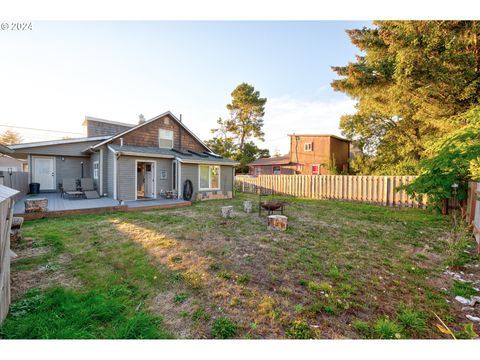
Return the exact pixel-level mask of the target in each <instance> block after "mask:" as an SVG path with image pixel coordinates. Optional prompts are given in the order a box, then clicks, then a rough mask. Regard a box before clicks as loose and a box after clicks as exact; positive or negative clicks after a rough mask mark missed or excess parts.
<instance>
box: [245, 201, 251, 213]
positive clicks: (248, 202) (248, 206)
mask: <svg viewBox="0 0 480 360" xmlns="http://www.w3.org/2000/svg"><path fill="white" fill-rule="evenodd" d="M243 211H245V212H246V213H247V214H250V213H251V212H252V202H251V201H244V202H243Z"/></svg>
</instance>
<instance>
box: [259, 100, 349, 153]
mask: <svg viewBox="0 0 480 360" xmlns="http://www.w3.org/2000/svg"><path fill="white" fill-rule="evenodd" d="M354 111H355V101H353V100H349V99H346V100H313V101H309V100H303V99H295V98H292V97H290V96H282V97H277V98H269V99H268V101H267V105H266V108H265V118H264V119H265V125H264V128H263V130H264V132H265V142H264V143H259V145H260V146H262V147H265V148H268V149H270V152H271V153H274V152H275V150H276V149H278V150H279V151H280V153H282V154H284V153H287V152H288V150H289V144H290V143H289V141H290V140H289V137H288V136H287V135H288V134H293V133H297V134H334V135H340V129H339V124H340V116H342V115H344V114H349V113H353V112H354Z"/></svg>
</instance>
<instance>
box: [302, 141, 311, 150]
mask: <svg viewBox="0 0 480 360" xmlns="http://www.w3.org/2000/svg"><path fill="white" fill-rule="evenodd" d="M312 149H313V143H311V142H309V143H305V144H303V150H304V151H312Z"/></svg>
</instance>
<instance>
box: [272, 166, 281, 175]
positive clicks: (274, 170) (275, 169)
mask: <svg viewBox="0 0 480 360" xmlns="http://www.w3.org/2000/svg"><path fill="white" fill-rule="evenodd" d="M281 172H282V170H281V169H280V166H274V167H273V175H280V173H281Z"/></svg>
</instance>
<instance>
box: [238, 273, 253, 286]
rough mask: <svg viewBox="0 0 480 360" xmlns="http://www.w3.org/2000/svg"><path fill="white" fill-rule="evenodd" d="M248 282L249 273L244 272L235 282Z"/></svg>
mask: <svg viewBox="0 0 480 360" xmlns="http://www.w3.org/2000/svg"><path fill="white" fill-rule="evenodd" d="M249 282H250V275H248V274H244V275H241V276H239V277H238V279H237V283H238V284H240V285H247V284H248V283H249Z"/></svg>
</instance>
